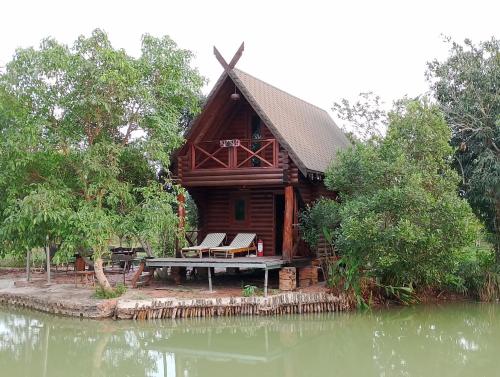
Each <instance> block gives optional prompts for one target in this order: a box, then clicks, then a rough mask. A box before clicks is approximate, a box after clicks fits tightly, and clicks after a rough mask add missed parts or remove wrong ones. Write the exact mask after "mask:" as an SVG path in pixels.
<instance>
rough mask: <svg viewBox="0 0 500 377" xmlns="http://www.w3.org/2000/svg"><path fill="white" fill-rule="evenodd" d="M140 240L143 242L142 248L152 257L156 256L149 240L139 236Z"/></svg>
mask: <svg viewBox="0 0 500 377" xmlns="http://www.w3.org/2000/svg"><path fill="white" fill-rule="evenodd" d="M139 242H140V243H141V246H142V248H143V249H144V251H145V252H146V255H147V256H148V257H150V258H152V257H154V255H153V251H152V250H151V245H150V244H149V242H148V241H145V240H143V239H142V238H139Z"/></svg>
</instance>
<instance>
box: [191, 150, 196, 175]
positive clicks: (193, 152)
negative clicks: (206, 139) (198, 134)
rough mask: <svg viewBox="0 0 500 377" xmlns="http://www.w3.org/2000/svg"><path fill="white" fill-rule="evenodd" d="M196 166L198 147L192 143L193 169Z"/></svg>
mask: <svg viewBox="0 0 500 377" xmlns="http://www.w3.org/2000/svg"><path fill="white" fill-rule="evenodd" d="M195 167H196V148H195V147H194V144H191V170H194V168H195Z"/></svg>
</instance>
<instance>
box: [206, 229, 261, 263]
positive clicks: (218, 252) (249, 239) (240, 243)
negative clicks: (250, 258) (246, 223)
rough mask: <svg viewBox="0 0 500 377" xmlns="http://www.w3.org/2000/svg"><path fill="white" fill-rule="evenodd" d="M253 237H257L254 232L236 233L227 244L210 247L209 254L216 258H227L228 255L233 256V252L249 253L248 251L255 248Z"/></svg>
mask: <svg viewBox="0 0 500 377" xmlns="http://www.w3.org/2000/svg"><path fill="white" fill-rule="evenodd" d="M255 238H257V235H256V234H255V233H238V234H237V235H236V237H234V239H233V240H232V241H231V244H230V245H229V246H219V247H211V248H210V254H211V255H212V256H214V257H216V258H217V257H224V258H227V257H228V256H229V255H231V258H234V255H235V254H241V253H247V255H249V254H250V251H255V250H256V249H257V248H256V247H255Z"/></svg>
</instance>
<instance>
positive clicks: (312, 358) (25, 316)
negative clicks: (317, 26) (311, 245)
mask: <svg viewBox="0 0 500 377" xmlns="http://www.w3.org/2000/svg"><path fill="white" fill-rule="evenodd" d="M499 360H500V306H498V305H494V304H473V303H468V304H449V305H443V306H418V307H413V308H396V309H388V310H381V311H373V312H368V313H343V314H335V315H333V314H324V315H304V316H290V317H273V318H255V317H254V318H245V317H242V318H213V319H198V320H177V321H172V320H161V321H149V322H147V321H142V322H133V321H111V320H106V321H91V320H79V319H72V318H62V317H55V316H50V315H46V314H41V313H37V312H32V311H24V310H17V309H12V308H5V307H4V308H2V307H0V376H16V377H17V376H30V377H31V376H51V377H57V376H162V377H164V376H168V377H173V376H176V377H195V376H209V377H210V376H218V377H222V376H231V377H244V376H252V377H255V376H257V377H263V376H287V377H292V376H294V377H295V376H308V377H309V376H494V375H500V367H499Z"/></svg>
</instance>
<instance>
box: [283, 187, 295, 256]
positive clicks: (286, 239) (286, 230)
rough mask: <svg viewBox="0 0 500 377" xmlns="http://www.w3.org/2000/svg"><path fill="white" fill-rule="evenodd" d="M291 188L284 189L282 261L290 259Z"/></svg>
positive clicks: (292, 193)
mask: <svg viewBox="0 0 500 377" xmlns="http://www.w3.org/2000/svg"><path fill="white" fill-rule="evenodd" d="M293 203H294V191H293V186H286V187H285V217H284V221H283V259H285V260H291V259H292V250H293Z"/></svg>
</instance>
